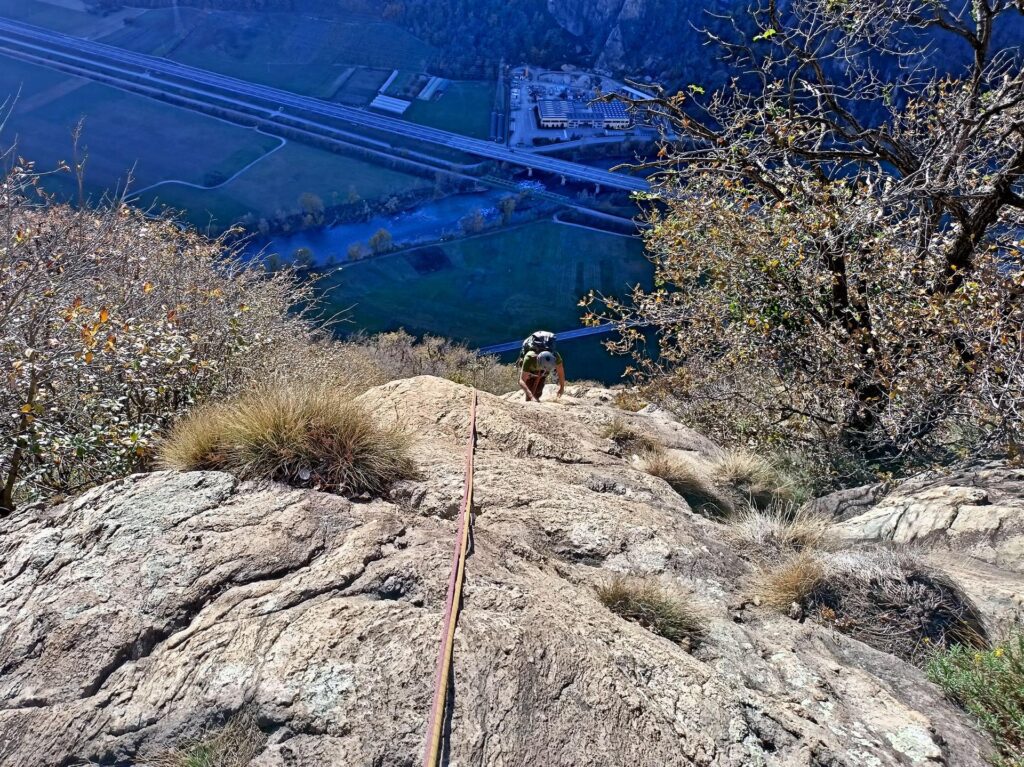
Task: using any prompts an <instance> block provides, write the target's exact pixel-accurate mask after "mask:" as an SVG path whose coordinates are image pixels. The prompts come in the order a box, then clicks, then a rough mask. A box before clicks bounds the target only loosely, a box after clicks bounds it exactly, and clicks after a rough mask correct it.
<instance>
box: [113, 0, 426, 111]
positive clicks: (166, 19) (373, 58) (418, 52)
mask: <svg viewBox="0 0 1024 767" xmlns="http://www.w3.org/2000/svg"><path fill="white" fill-rule="evenodd" d="M174 14H175V12H174V10H172V9H155V10H151V11H147V12H146V13H145V14H144V15H143V16H142V17H140V18H139V19H137V20H135V21H133V22H132V23H131V24H130V26H129V27H127V28H125V29H124V30H122V31H119V32H117V33H115V34H112V35H111V36H109V37H107V38H105V39H104V42H107V43H110V44H112V45H119V46H122V47H125V48H130V49H132V50H137V51H141V52H144V53H153V52H158V53H159V54H160V55H164V56H167V57H169V58H171V59H174V60H175V61H180V62H182V63H185V64H190V65H192V66H196V67H201V68H203V69H209V70H212V71H215V72H221V73H223V74H226V75H231V76H232V77H238V78H241V79H243V80H250V81H253V82H259V83H265V84H268V85H272V86H274V87H278V88H284V89H286V90H290V91H294V92H296V93H304V94H308V95H313V96H320V97H324V98H327V97H329V96H330V95H331V94H330V93H329V92H328V91H329V90H330V86H331V85H332V84H333V83H334V82H335V80H336V79H337V77H338V75H339V74H341V73H342V72H343V71H344V70H345V69H346V68H347V67H349V66H351V65H357V66H361V67H373V68H381V69H387V70H388V73H390V72H391V71H392V70H394V69H409V70H414V71H422V70H425V69H426V68H427V67H428V66H429V65H430V63H431V62H432V61H433V60H434V58H435V56H436V51H435V50H434V48H433V47H431V46H430V45H428V44H427V43H425V42H423V41H422V40H420V39H419V38H417V37H415V36H414V35H412V34H411V33H409V32H407V31H406V30H404V29H402V28H401V27H399V26H397V25H395V24H391V23H389V22H385V21H381V20H379V19H375V18H373V17H371V16H366V15H363V14H353V13H350V12H347V11H342V10H339V11H338V12H337V15H336V17H335V18H323V17H320V16H313V15H305V14H302V13H272V12H260V13H247V12H236V11H201V12H199V11H194V12H183V13H179V14H178V15H177V17H176V16H175V15H174ZM161 30H163V39H161V36H160V31H161ZM382 82H383V81H382Z"/></svg>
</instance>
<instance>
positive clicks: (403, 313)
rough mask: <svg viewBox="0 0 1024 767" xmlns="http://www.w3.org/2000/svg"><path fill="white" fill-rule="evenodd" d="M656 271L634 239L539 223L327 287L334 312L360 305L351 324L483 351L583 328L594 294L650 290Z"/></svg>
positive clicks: (377, 267)
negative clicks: (582, 304)
mask: <svg viewBox="0 0 1024 767" xmlns="http://www.w3.org/2000/svg"><path fill="white" fill-rule="evenodd" d="M651 275H652V269H651V265H650V263H649V262H648V261H647V260H646V259H645V258H644V257H643V254H642V247H641V244H640V242H639V241H638V240H635V239H629V238H625V237H616V236H613V235H608V234H602V233H600V232H594V231H589V230H584V229H580V228H576V227H570V226H564V225H561V224H555V223H551V222H540V223H536V224H530V225H527V226H522V227H519V228H517V229H513V230H508V231H504V232H501V233H497V234H494V235H487V236H483V237H478V238H473V239H468V240H462V241H456V242H452V243H448V244H445V245H443V246H441V247H434V248H426V249H421V250H419V251H414V252H411V253H403V254H398V255H395V256H386V257H383V258H377V259H369V260H367V261H363V262H360V263H356V264H354V265H352V266H349V267H346V268H345V269H342V270H340V271H339V272H338V273H337V274H336V275H335V276H333V277H332V278H330V280H329V281H328V282H327V283H326V284H325V286H324V287H325V289H327V290H328V291H329V292H328V296H329V299H328V300H329V303H330V308H331V309H333V310H335V311H336V310H341V309H345V308H348V307H353V306H354V308H353V309H352V312H351V319H352V320H353V327H359V328H365V329H367V330H370V331H379V330H388V329H393V328H396V327H399V326H402V327H405V328H406V329H408V330H409V331H410V332H414V333H438V334H441V335H446V336H449V337H452V338H457V339H460V340H463V341H466V342H467V343H469V344H471V345H474V346H483V345H487V344H491V343H495V342H500V341H505V340H508V339H511V338H516V337H518V336H520V335H523V336H525V335H526V334H527V333H529V332H530V331H531V330H533V329H535V327H547V328H549V329H551V330H556V331H557V330H565V329H567V328H572V327H577V326H578V325H579V317H580V313H579V312H580V310H579V307H578V306H577V301H578V300H579V298H580V297H581V296H582V295H584V294H585V293H586V292H587V291H588V290H590V289H591V288H593V289H595V290H601V291H604V292H605V293H611V294H617V295H622V294H624V293H625V292H626V290H627V289H628V286H631V285H633V284H635V283H637V282H641V283H644V284H645V285H647V286H648V287H649V286H650V280H651Z"/></svg>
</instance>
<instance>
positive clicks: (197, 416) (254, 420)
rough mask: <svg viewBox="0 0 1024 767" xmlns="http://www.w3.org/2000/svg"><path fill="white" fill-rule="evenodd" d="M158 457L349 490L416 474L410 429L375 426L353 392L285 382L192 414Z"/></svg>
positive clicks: (167, 462)
mask: <svg viewBox="0 0 1024 767" xmlns="http://www.w3.org/2000/svg"><path fill="white" fill-rule="evenodd" d="M160 462H161V463H162V464H163V465H164V466H166V467H167V468H171V469H178V470H181V471H192V470H219V471H228V472H231V473H232V474H235V475H236V476H238V477H240V478H242V479H272V480H275V481H278V482H285V483H288V484H292V485H297V486H303V487H308V486H313V487H321V488H323V489H326V490H330V491H333V492H343V493H346V494H359V493H363V492H368V493H373V494H380V493H383V492H384V491H385V490H386V489H387V488H388V487H389V486H390V485H391V484H392V483H393V482H395V481H397V480H399V479H406V478H410V477H413V476H415V473H416V470H415V466H414V464H413V462H412V459H411V458H410V456H409V437H408V435H407V434H405V433H404V432H402V431H400V430H399V429H398V428H397V427H389V428H383V427H380V426H378V425H377V424H376V422H375V421H374V420H373V418H372V416H371V415H370V414H369V413H368V412H367V411H366V409H365V408H364V407H363V406H361V405H360V404H359V403H357V402H354V401H353V399H352V394H351V392H349V391H346V390H344V389H339V388H336V387H328V386H324V385H322V384H290V383H285V382H276V383H270V384H267V385H264V386H261V387H259V388H257V389H255V390H253V391H250V392H247V393H245V394H243V395H242V396H240V397H238V398H236V399H234V400H233V401H229V402H226V403H221V404H215V405H210V406H207V407H204V408H200V409H199V410H197V411H195V412H193V413H191V414H189V415H188V416H186V417H185V418H184V419H183V420H182V421H181V422H180V423H178V424H177V425H176V426H175V427H174V428H173V429H172V430H171V433H170V435H169V436H168V437H167V439H166V441H165V442H164V444H163V445H162V446H161V448H160Z"/></svg>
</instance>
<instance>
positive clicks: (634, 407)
mask: <svg viewBox="0 0 1024 767" xmlns="http://www.w3.org/2000/svg"><path fill="white" fill-rule="evenodd" d="M649 404H650V403H649V402H647V401H646V400H645V399H643V397H641V396H640V395H639V394H637V392H636V391H635V390H633V389H623V390H622V391H620V392H618V393H617V394H616V395H615V407H617V408H619V410H625V411H627V412H630V413H639V412H640V411H641V410H643V409H644V408H645V407H647V406H648V405H649Z"/></svg>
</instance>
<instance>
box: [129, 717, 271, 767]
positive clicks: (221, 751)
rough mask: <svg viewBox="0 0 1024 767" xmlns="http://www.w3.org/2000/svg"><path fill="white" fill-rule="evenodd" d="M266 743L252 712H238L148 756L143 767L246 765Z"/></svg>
mask: <svg viewBox="0 0 1024 767" xmlns="http://www.w3.org/2000/svg"><path fill="white" fill-rule="evenodd" d="M266 745H267V736H266V735H265V734H264V733H263V732H261V731H260V728H259V727H258V726H257V724H256V719H255V717H253V716H252V715H251V714H238V715H236V716H234V717H232V718H231V719H229V720H228V722H227V724H225V725H224V727H222V728H220V729H218V730H210V731H208V732H207V733H206V734H205V735H204V736H203V737H201V738H198V739H196V740H194V741H191V742H189V743H186V744H184V745H182V746H180V747H178V748H175V749H174V750H172V751H168V752H165V753H163V754H159V755H157V756H156V757H154V758H152V759H149V760H147V761H146V762H145V763H144V764H145V767H246V766H247V765H248V764H249V763H250V762H251V761H252V760H253V759H255V758H256V757H257V756H259V755H260V754H261V753H262V752H263V749H264V748H265V747H266Z"/></svg>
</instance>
